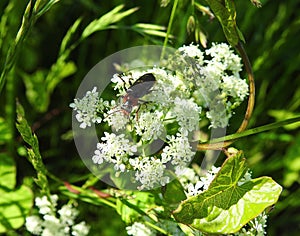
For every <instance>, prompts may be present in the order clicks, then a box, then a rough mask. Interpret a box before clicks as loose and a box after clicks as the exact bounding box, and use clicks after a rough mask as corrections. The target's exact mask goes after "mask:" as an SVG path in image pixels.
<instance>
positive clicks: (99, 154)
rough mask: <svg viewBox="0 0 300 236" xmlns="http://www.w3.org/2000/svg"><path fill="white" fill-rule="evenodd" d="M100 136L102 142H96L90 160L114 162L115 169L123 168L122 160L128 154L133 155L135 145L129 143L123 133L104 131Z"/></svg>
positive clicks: (126, 158)
mask: <svg viewBox="0 0 300 236" xmlns="http://www.w3.org/2000/svg"><path fill="white" fill-rule="evenodd" d="M104 135H105V136H104V137H102V138H101V140H102V141H104V142H102V143H98V144H97V149H96V150H95V152H94V154H95V155H94V156H93V157H92V160H93V162H94V163H95V164H102V163H103V161H106V162H108V163H113V164H115V169H116V170H125V169H124V166H123V165H122V164H124V162H126V161H127V160H128V156H130V155H133V153H134V152H136V151H137V147H136V145H134V144H131V143H130V141H129V140H128V139H126V138H125V135H124V134H120V135H116V134H114V133H112V134H109V133H107V132H105V133H104Z"/></svg>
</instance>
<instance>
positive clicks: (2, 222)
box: [0, 185, 33, 233]
mask: <svg viewBox="0 0 300 236" xmlns="http://www.w3.org/2000/svg"><path fill="white" fill-rule="evenodd" d="M0 196H1V198H0V233H3V232H5V231H6V230H8V229H17V228H19V227H21V226H22V225H23V224H24V222H25V217H26V216H27V214H28V212H29V210H30V209H31V207H32V205H33V194H32V192H31V190H30V189H29V188H28V187H27V186H24V185H22V186H21V187H20V188H18V189H16V190H13V191H7V190H4V189H2V188H0Z"/></svg>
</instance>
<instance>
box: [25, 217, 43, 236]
mask: <svg viewBox="0 0 300 236" xmlns="http://www.w3.org/2000/svg"><path fill="white" fill-rule="evenodd" d="M42 222H43V221H42V220H41V219H40V218H39V217H38V216H28V217H27V218H26V223H25V226H26V229H27V230H28V231H29V232H30V233H32V234H35V235H40V234H41V232H42V230H43V228H42Z"/></svg>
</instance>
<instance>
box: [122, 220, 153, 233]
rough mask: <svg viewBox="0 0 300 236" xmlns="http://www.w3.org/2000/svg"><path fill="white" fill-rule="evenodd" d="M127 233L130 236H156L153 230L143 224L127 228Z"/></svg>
mask: <svg viewBox="0 0 300 236" xmlns="http://www.w3.org/2000/svg"><path fill="white" fill-rule="evenodd" d="M126 231H127V234H128V235H133V236H155V235H156V233H155V231H154V230H153V229H151V228H149V227H148V226H146V225H145V224H143V223H140V222H134V223H133V225H131V226H127V227H126Z"/></svg>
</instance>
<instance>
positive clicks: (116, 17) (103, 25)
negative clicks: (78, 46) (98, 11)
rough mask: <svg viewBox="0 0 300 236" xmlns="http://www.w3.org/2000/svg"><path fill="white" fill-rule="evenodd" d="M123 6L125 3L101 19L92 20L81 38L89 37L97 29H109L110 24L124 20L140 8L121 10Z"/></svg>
mask: <svg viewBox="0 0 300 236" xmlns="http://www.w3.org/2000/svg"><path fill="white" fill-rule="evenodd" d="M123 8H124V5H119V6H117V7H115V8H114V9H112V10H111V11H110V12H108V13H106V14H104V15H103V16H101V17H100V18H99V19H96V20H94V21H92V22H91V23H90V24H89V25H88V26H87V27H86V28H85V29H84V31H83V32H82V35H81V40H83V39H85V38H87V37H89V36H90V35H91V34H93V33H95V32H97V31H100V30H105V29H107V28H108V27H109V26H112V24H114V23H116V22H118V21H120V20H122V19H123V18H125V17H126V16H129V15H131V14H132V13H134V12H135V11H137V10H138V8H131V9H129V10H127V11H123V12H121V10H122V9H123Z"/></svg>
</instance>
